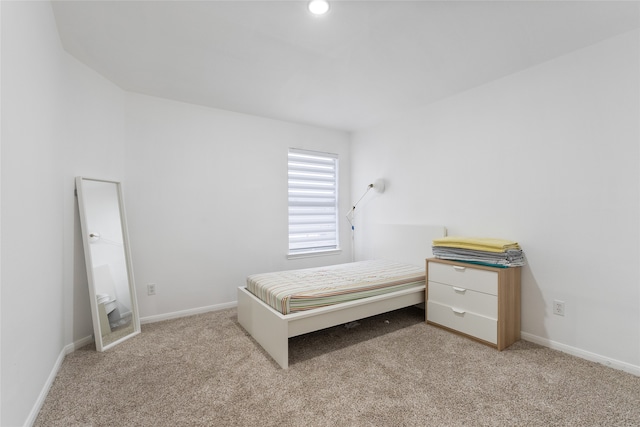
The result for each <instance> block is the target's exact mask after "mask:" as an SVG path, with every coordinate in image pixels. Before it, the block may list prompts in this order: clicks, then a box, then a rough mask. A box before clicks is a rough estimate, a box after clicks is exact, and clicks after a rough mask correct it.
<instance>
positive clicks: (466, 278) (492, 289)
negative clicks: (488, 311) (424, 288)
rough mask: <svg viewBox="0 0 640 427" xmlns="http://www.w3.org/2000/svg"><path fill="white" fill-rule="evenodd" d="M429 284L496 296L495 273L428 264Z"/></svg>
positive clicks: (496, 274)
mask: <svg viewBox="0 0 640 427" xmlns="http://www.w3.org/2000/svg"><path fill="white" fill-rule="evenodd" d="M429 282H438V283H442V284H445V285H451V286H456V287H459V288H463V289H470V290H473V291H477V292H484V293H485V294H491V295H498V273H497V272H495V271H488V270H480V269H477V268H473V267H466V266H462V265H460V266H458V265H450V264H440V263H437V262H430V263H429Z"/></svg>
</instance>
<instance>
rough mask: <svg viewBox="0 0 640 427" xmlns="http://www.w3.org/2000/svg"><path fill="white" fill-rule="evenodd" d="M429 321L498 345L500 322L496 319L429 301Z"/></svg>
mask: <svg viewBox="0 0 640 427" xmlns="http://www.w3.org/2000/svg"><path fill="white" fill-rule="evenodd" d="M427 321H428V322H433V323H437V324H439V325H442V326H446V327H447V328H450V329H455V330H456V331H459V332H462V333H464V334H467V335H471V336H474V337H476V338H479V339H481V340H484V341H487V342H490V343H492V344H497V343H498V322H497V320H496V319H492V318H489V317H485V316H481V315H479V314H475V313H471V312H467V311H464V310H458V309H455V310H454V309H453V308H451V307H450V306H447V305H443V304H439V303H437V302H433V301H431V300H429V301H427Z"/></svg>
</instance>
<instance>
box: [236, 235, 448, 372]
mask: <svg viewBox="0 0 640 427" xmlns="http://www.w3.org/2000/svg"><path fill="white" fill-rule="evenodd" d="M377 230H378V233H377V234H378V236H381V237H380V239H378V240H377V241H376V245H377V244H381V245H382V246H380V247H384V248H385V249H381V250H378V251H375V257H376V258H387V259H392V258H396V257H394V256H393V254H397V253H399V252H398V251H393V250H392V248H393V247H394V246H395V247H396V248H403V249H402V250H403V251H404V252H406V251H407V250H408V249H407V248H410V249H411V248H414V249H415V250H409V253H410V254H411V255H412V257H413V259H410V260H409V259H406V257H405V259H396V261H404V262H410V263H412V264H415V263H416V262H419V263H420V264H418V265H423V266H424V265H425V264H424V262H425V259H426V258H428V257H430V256H432V254H431V242H432V240H433V239H434V238H436V237H442V236H444V235H446V229H445V228H444V227H442V226H422V225H387V224H385V225H380V226H378V228H377ZM394 237H395V238H399V240H400V242H398V245H399V246H396V245H389V240H390V239H391V240H393V238H394ZM386 253H389V254H390V255H389V256H380V255H386ZM420 254H422V255H420ZM424 299H425V287H424V286H421V287H416V288H412V289H404V290H401V291H396V292H392V293H389V294H384V295H377V296H373V297H368V298H363V299H359V300H355V301H348V302H343V303H340V304H335V305H332V306H328V307H321V308H315V309H313V310H307V311H302V312H298V313H291V314H286V315H285V314H282V313H279V312H277V311H276V310H274V309H273V308H271V307H270V306H269V305H267V304H265V303H264V302H262V301H261V300H259V299H258V298H256V297H255V296H254V295H253V294H252V293H251V292H249V291H247V289H246V287H244V286H243V287H240V288H238V322H239V323H240V325H242V327H243V328H244V329H245V330H246V331H247V332H249V334H250V335H251V336H252V337H253V338H254V339H255V340H256V341H257V342H258V343H259V344H260V345H261V346H262V348H264V349H265V351H266V352H267V353H269V355H270V356H271V357H272V358H273V359H274V360H275V361H276V363H277V364H278V365H280V366H281V367H282V368H283V369H287V368H288V367H289V338H291V337H295V336H298V335H302V334H306V333H309V332H313V331H317V330H320V329H324V328H329V327H331V326H336V325H340V324H343V323H348V322H351V321H354V320H358V319H363V318H365V317H370V316H375V315H376V314H381V313H387V312H389V311H393V310H397V309H399V308H403V307H408V306H412V305H416V304H420V303H423V302H424Z"/></svg>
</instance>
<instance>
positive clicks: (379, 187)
mask: <svg viewBox="0 0 640 427" xmlns="http://www.w3.org/2000/svg"><path fill="white" fill-rule="evenodd" d="M372 188H373V189H374V190H375V191H376V192H378V193H384V188H385V183H384V179H377V180H376V182H374V183H373V184H369V185H367V189H366V190H365V192H364V194H363V195H362V196H360V198H359V199H358V201H357V202H355V203H354V204H353V206H352V207H351V210H350V211H349V213H347V220H348V221H349V224H351V230H352V231H353V230H354V228H355V227H354V225H353V215H354V214H355V211H356V206H358V203H360V201H361V200H362V199H364V196H366V195H367V193H368V192H369V190H371V189H372Z"/></svg>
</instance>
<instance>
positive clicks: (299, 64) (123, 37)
mask: <svg viewBox="0 0 640 427" xmlns="http://www.w3.org/2000/svg"><path fill="white" fill-rule="evenodd" d="M330 3H331V10H330V12H329V13H328V14H326V15H324V16H321V17H318V16H314V15H311V14H310V13H309V12H308V10H307V2H306V1H305V0H289V1H269V0H262V1H243V0H234V1H202V0H201V1H177V0H175V1H149V0H144V1H78V0H74V1H61V0H54V2H53V10H54V14H55V17H56V21H57V25H58V31H59V33H60V38H61V40H62V43H63V45H64V48H65V49H66V50H67V51H68V52H69V53H70V54H71V55H73V56H75V57H76V58H77V59H79V60H80V61H82V62H83V63H85V64H87V65H88V66H89V67H91V68H93V69H95V70H96V71H97V72H99V73H100V74H102V75H104V76H105V77H106V78H108V79H109V80H111V81H113V82H114V83H115V84H117V85H118V86H120V87H121V88H123V89H125V90H127V91H132V92H138V93H142V94H147V95H152V96H157V97H162V98H168V99H173V100H177V101H183V102H188V103H192V104H199V105H205V106H210V107H214V108H220V109H224V110H230V111H236V112H241V113H247V114H253V115H258V116H264V117H270V118H275V119H281V120H287V121H293V122H299V123H305V124H312V125H317V126H322V127H327V128H332V129H340V130H346V131H354V130H358V129H361V128H364V127H367V126H371V125H374V124H375V123H377V122H379V121H381V120H384V119H385V118H388V117H390V116H394V115H398V114H402V112H403V111H407V110H409V109H411V108H415V107H417V106H421V105H425V104H429V103H432V102H435V101H437V100H440V99H443V98H445V97H448V96H452V95H454V94H456V93H459V92H461V91H464V90H467V89H470V88H472V87H475V86H478V85H482V84H485V83H487V82H490V81H492V80H495V79H498V78H500V77H503V76H506V75H508V74H512V73H515V72H517V71H519V70H522V69H525V68H528V67H531V66H534V65H536V64H539V63H541V62H544V61H548V60H550V59H552V58H554V57H557V56H560V55H563V54H565V53H568V52H571V51H573V50H576V49H580V48H583V47H585V46H589V45H591V44H594V43H597V42H599V41H601V40H604V39H607V38H609V37H612V36H615V35H618V34H621V33H624V32H627V31H630V30H632V29H635V28H638V27H639V26H640V2H636V1H621V2H612V1H601V2H599V1H563V2H556V1H531V2H527V1H488V2H485V1H468V2H462V1H398V0H396V1H372V0H369V1H345V0H343V1H339V0H334V1H331V0H330Z"/></svg>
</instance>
